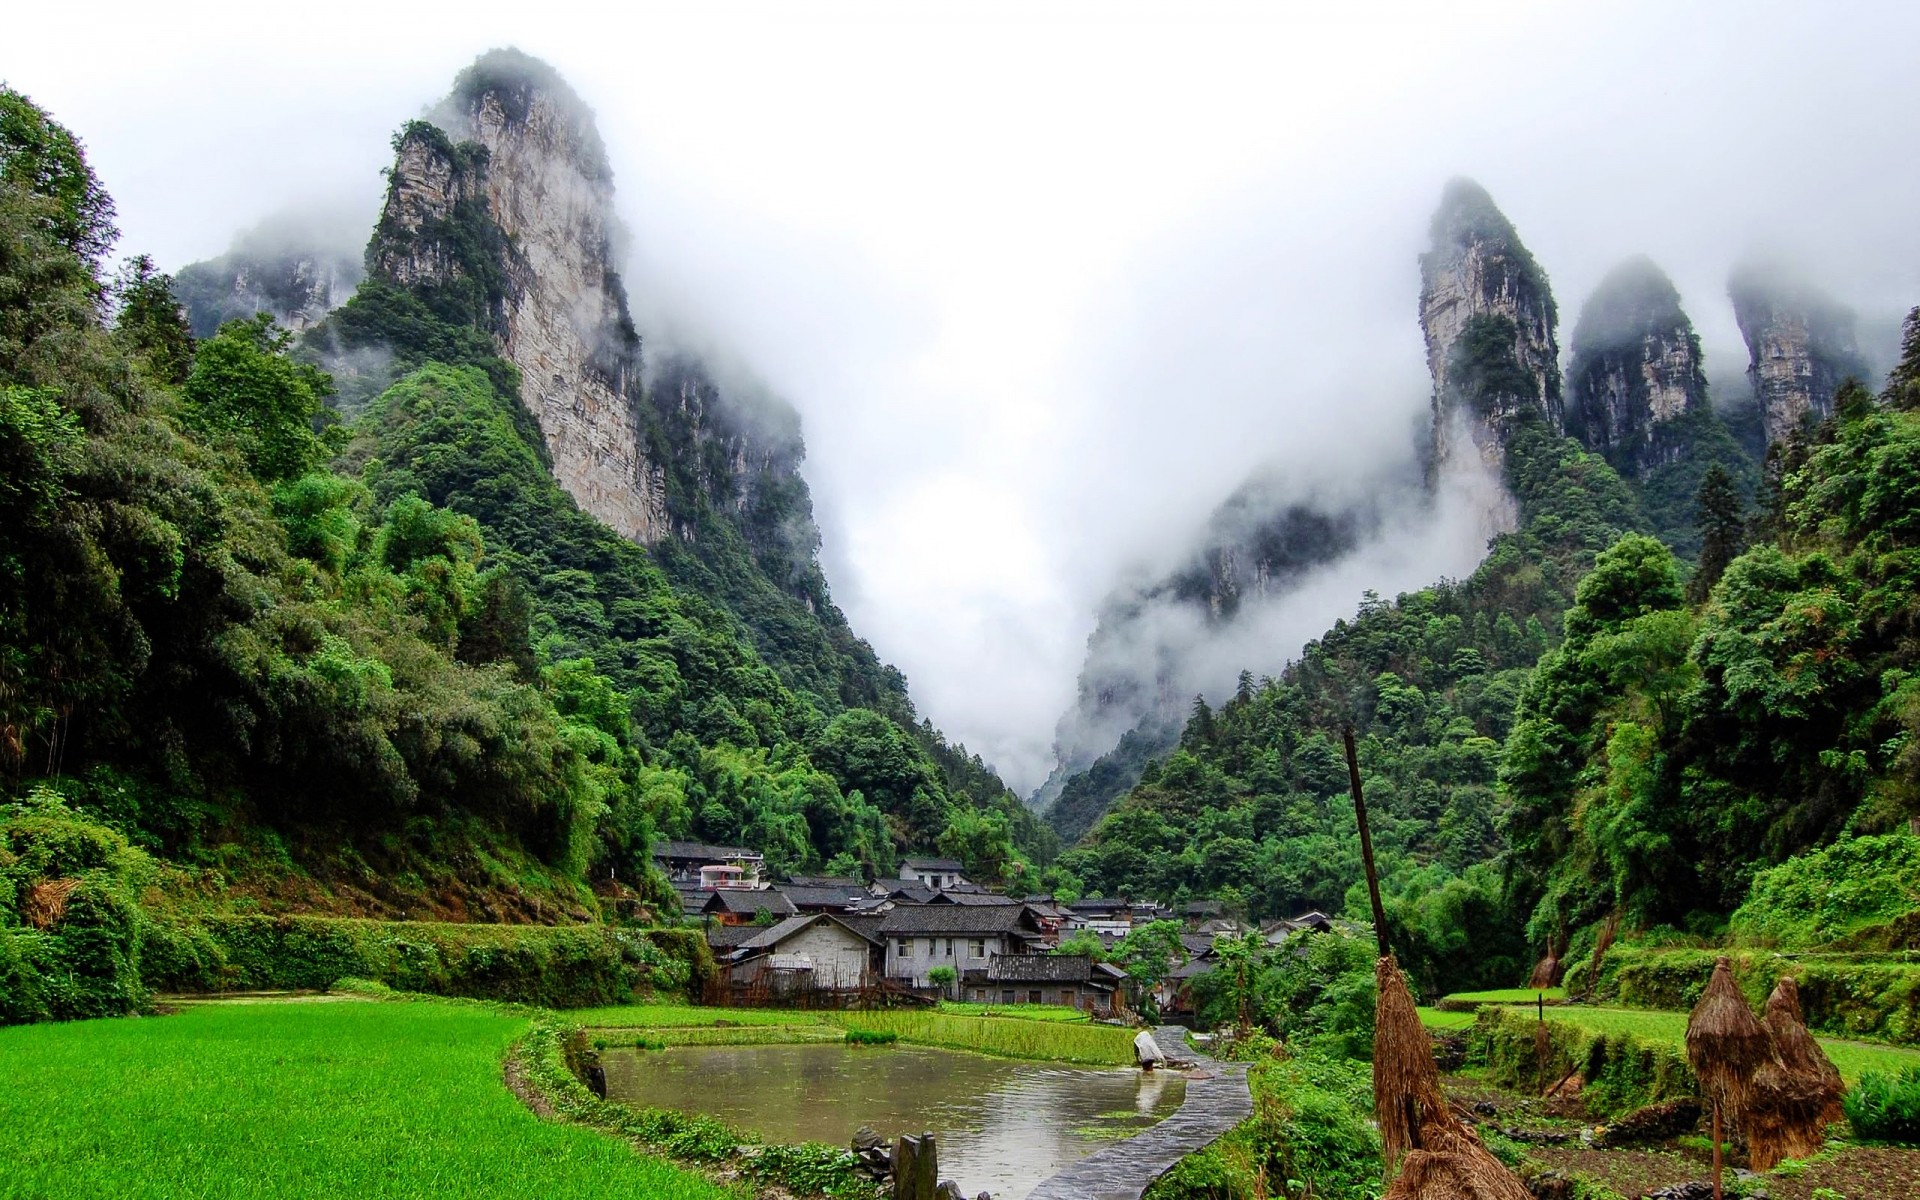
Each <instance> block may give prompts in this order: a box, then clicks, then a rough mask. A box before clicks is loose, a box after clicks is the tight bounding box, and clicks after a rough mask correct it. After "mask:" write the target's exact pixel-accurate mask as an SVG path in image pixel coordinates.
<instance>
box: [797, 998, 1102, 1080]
mask: <svg viewBox="0 0 1920 1200" xmlns="http://www.w3.org/2000/svg"><path fill="white" fill-rule="evenodd" d="M828 1019H829V1020H830V1021H832V1022H833V1023H834V1024H836V1025H841V1026H844V1027H845V1028H848V1029H877V1030H886V1031H889V1032H892V1033H897V1034H899V1035H900V1040H901V1041H903V1042H912V1043H914V1044H916V1045H921V1046H944V1047H946V1048H947V1049H950V1050H971V1051H974V1052H975V1053H978V1054H994V1055H999V1056H1000V1057H1002V1058H1041V1059H1048V1060H1051V1061H1054V1062H1070V1063H1085V1064H1088V1065H1091V1066H1112V1067H1125V1066H1132V1065H1133V1062H1134V1056H1133V1030H1131V1029H1122V1028H1120V1027H1118V1026H1114V1025H1092V1024H1081V1025H1069V1024H1067V1023H1065V1022H1063V1021H1023V1020H1020V1019H1018V1018H1016V1017H962V1016H953V1015H950V1014H947V1013H937V1012H936V1013H930V1012H923V1011H908V1010H896V1011H893V1012H837V1013H830V1014H828Z"/></svg>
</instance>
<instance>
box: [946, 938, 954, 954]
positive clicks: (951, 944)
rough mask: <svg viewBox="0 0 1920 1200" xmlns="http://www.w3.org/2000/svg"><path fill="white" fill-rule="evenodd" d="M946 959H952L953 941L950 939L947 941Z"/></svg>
mask: <svg viewBox="0 0 1920 1200" xmlns="http://www.w3.org/2000/svg"><path fill="white" fill-rule="evenodd" d="M947 957H948V958H952V957H953V939H952V938H948V939H947Z"/></svg>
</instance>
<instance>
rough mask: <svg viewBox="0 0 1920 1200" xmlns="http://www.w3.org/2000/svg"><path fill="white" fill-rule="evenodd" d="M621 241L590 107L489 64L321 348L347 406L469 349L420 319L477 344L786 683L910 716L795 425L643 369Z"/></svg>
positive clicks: (398, 198) (696, 375)
mask: <svg viewBox="0 0 1920 1200" xmlns="http://www.w3.org/2000/svg"><path fill="white" fill-rule="evenodd" d="M623 237H624V232H623V230H622V229H621V227H620V224H619V222H618V220H617V219H616V217H615V215H614V211H613V184H612V175H611V171H610V170H609V167H608V163H607V158H606V154H605V151H604V149H603V147H602V145H601V142H600V138H599V135H598V134H597V132H596V131H595V127H594V121H593V116H592V113H591V112H590V110H589V109H587V107H586V106H585V105H584V104H583V103H582V102H581V101H580V99H579V98H578V97H577V96H576V95H575V94H574V93H573V91H572V90H571V89H570V88H568V86H567V85H566V83H565V82H564V81H562V80H561V79H560V78H559V76H558V75H557V74H556V73H555V72H554V71H553V70H552V69H551V68H549V67H547V66H546V65H545V64H543V63H540V62H538V61H537V60H535V59H532V58H529V57H527V56H525V55H523V54H519V53H517V52H514V51H494V52H491V53H489V54H487V55H484V56H482V57H481V58H480V59H479V61H477V62H476V63H475V64H474V65H473V66H472V67H470V68H468V69H467V70H466V71H465V72H463V73H462V74H461V76H460V77H459V79H458V80H457V81H456V82H455V85H454V88H453V91H452V94H451V95H450V96H449V97H448V98H447V99H446V100H445V101H443V102H442V103H441V104H440V105H438V106H437V107H436V108H435V109H433V110H432V111H431V113H430V114H429V117H428V119H424V120H419V121H414V122H411V123H410V124H408V125H407V126H406V127H405V128H404V129H403V130H402V131H401V132H400V134H399V135H398V136H397V137H396V138H395V139H394V166H393V168H392V170H391V172H390V173H389V176H388V188H387V197H386V202H385V207H384V209H383V212H382V214H381V218H380V222H379V225H378V226H377V227H376V229H375V232H374V236H373V239H372V241H371V242H370V243H369V245H368V248H367V256H366V257H367V266H368V271H369V280H368V282H367V283H366V285H365V286H364V287H363V289H362V291H363V294H364V296H365V298H367V299H369V301H370V303H368V304H367V305H366V306H364V307H365V308H366V310H367V311H366V312H364V313H362V314H361V317H360V319H359V320H358V321H355V320H351V319H347V318H351V317H352V316H353V314H352V313H350V312H349V313H343V314H342V319H341V320H340V321H337V322H329V323H328V324H326V325H323V326H322V327H321V328H320V329H319V330H318V331H317V333H316V335H315V338H314V339H313V340H318V341H321V342H324V343H325V347H324V348H323V349H322V350H321V351H320V353H321V356H322V359H323V361H324V362H325V364H326V365H327V366H328V368H329V369H330V370H333V371H334V373H335V378H336V381H342V380H345V381H346V382H345V383H344V384H343V385H342V387H341V390H342V392H343V393H346V392H349V391H352V392H353V393H355V394H356V395H358V394H360V393H368V392H370V393H377V392H378V390H379V389H380V388H383V387H385V386H386V384H387V383H388V382H390V380H391V378H392V377H393V376H394V375H395V374H396V373H398V372H400V371H404V370H407V369H410V368H411V366H413V365H415V364H416V363H417V362H418V361H422V360H431V359H433V358H434V357H435V355H436V354H442V353H446V352H449V350H456V349H457V350H460V352H461V353H462V354H470V353H471V352H472V351H473V347H471V346H467V345H465V344H464V343H463V347H464V348H462V347H445V346H440V345H438V344H437V343H435V342H433V340H432V338H431V337H429V338H427V340H425V341H418V342H416V341H413V340H410V339H411V334H410V332H409V331H411V330H414V329H415V328H416V325H417V322H412V319H411V318H410V317H409V316H408V313H409V312H410V311H416V310H417V308H419V307H422V306H423V307H424V308H425V309H427V310H429V311H430V312H431V313H432V314H433V316H434V317H436V318H437V319H438V323H440V324H442V325H450V326H456V327H458V328H459V330H460V331H461V332H460V334H459V336H460V337H467V336H469V333H470V331H471V335H472V336H473V337H475V339H476V340H479V341H480V342H482V344H483V347H484V348H483V349H481V350H480V353H481V354H483V355H484V354H486V353H488V352H491V354H493V355H496V356H497V360H504V362H498V364H497V365H498V370H496V371H492V372H491V373H493V374H495V375H496V378H497V379H499V380H502V381H503V382H502V384H501V386H503V388H505V389H506V390H508V391H512V392H517V398H518V401H519V405H520V407H521V408H523V409H524V410H525V413H526V415H527V416H528V417H530V419H531V421H530V423H531V426H532V427H534V428H537V431H538V437H539V439H540V441H541V443H542V445H543V448H544V450H545V451H546V455H547V459H548V462H549V465H550V466H551V469H552V471H553V474H554V477H555V478H556V479H557V480H558V481H559V482H560V483H561V484H562V485H563V486H564V487H565V488H566V490H567V491H568V492H569V493H570V494H571V495H572V496H573V498H574V500H575V501H576V502H577V503H578V504H579V505H580V507H581V508H582V509H584V510H586V511H587V512H589V513H591V514H593V515H594V516H596V517H598V518H600V519H601V520H602V521H604V522H605V523H606V524H607V525H609V526H611V527H612V528H613V529H615V530H617V531H618V532H619V533H621V534H622V535H624V536H626V537H628V538H630V539H632V540H634V541H638V542H641V543H644V544H645V545H647V546H648V547H649V549H650V550H651V552H652V557H653V559H654V561H655V562H657V563H658V565H659V566H660V567H661V569H662V570H664V571H665V572H666V573H667V575H668V576H669V577H670V578H671V579H673V580H674V582H675V583H676V584H678V585H681V586H684V587H686V588H687V589H689V590H691V591H693V592H697V593H698V594H700V595H701V596H702V597H704V598H705V599H707V600H708V601H710V602H713V603H716V604H718V605H720V606H722V607H724V608H726V609H728V610H730V611H731V612H732V613H733V614H734V615H735V616H736V617H737V618H738V619H739V620H740V622H741V624H742V625H743V626H744V627H746V628H747V629H748V630H749V631H750V632H751V633H752V635H753V638H754V642H755V644H756V647H757V648H758V649H759V651H760V652H761V653H762V654H763V655H765V656H766V657H767V659H768V660H769V661H770V662H771V663H773V664H774V665H775V667H776V668H777V669H778V670H779V671H780V672H781V674H782V676H783V678H784V679H785V680H786V681H787V682H788V684H789V685H791V686H794V687H797V688H802V689H805V690H807V691H810V692H813V693H815V694H816V695H819V696H821V697H823V698H828V699H829V700H830V701H831V702H834V703H837V704H843V705H862V706H866V707H872V708H875V709H879V710H881V711H883V712H886V713H888V714H890V715H894V716H896V717H899V718H901V719H903V720H911V719H912V706H911V704H910V703H909V702H908V701H907V698H906V689H905V684H904V681H902V680H901V678H900V676H899V673H898V672H897V671H894V670H893V669H892V668H890V667H887V666H885V665H884V664H882V663H881V662H880V661H879V659H878V657H877V656H876V655H875V654H874V652H873V648H872V647H871V646H869V645H868V644H867V643H866V642H864V641H862V640H861V639H860V638H859V637H857V636H856V635H855V634H854V633H853V632H852V630H851V629H849V628H848V626H847V622H846V618H845V615H844V614H843V613H841V611H840V610H839V608H838V607H837V606H835V605H834V603H833V600H832V597H831V595H830V593H829V590H828V587H827V582H826V578H825V576H824V574H823V573H822V571H821V569H820V565H819V561H818V557H817V552H818V549H819V545H820V536H819V531H818V529H817V527H816V525H815V524H814V520H813V509H812V500H811V497H810V495H809V493H808V490H807V486H806V482H805V481H804V479H802V477H801V475H800V464H801V461H802V460H803V458H804V457H805V453H806V449H805V443H804V441H803V440H802V438H801V436H800V418H799V416H798V414H797V413H795V412H794V411H793V409H792V408H791V406H789V405H787V404H786V403H785V402H783V401H781V400H780V399H778V398H777V397H775V396H773V395H772V394H771V393H769V392H768V391H767V390H766V389H765V388H763V387H761V386H760V385H759V384H758V383H756V382H754V381H753V380H752V379H751V378H749V377H747V376H746V375H745V374H744V373H743V372H742V371H740V370H738V369H730V370H727V371H725V372H721V371H717V370H716V369H714V367H713V366H712V364H711V363H710V362H708V361H706V360H703V359H702V358H701V357H700V356H699V355H697V354H694V353H689V352H682V351H671V352H666V353H654V354H650V355H648V356H646V357H644V358H643V356H642V354H641V338H640V335H639V332H638V331H637V330H636V328H635V326H634V322H633V321H632V319H631V318H630V316H629V309H628V300H627V290H626V283H625V281H624V280H623V278H622V277H621V274H620V271H619V269H618V262H619V249H620V244H621V242H622V240H623ZM376 318H377V319H376ZM334 326H337V328H335V327H334ZM436 336H437V335H436ZM381 339H384V342H383V341H381ZM381 345H385V346H386V348H387V349H388V350H390V351H391V354H390V356H389V358H388V360H387V361H386V363H385V366H384V367H383V368H382V369H381V370H372V369H369V370H368V371H367V372H366V375H367V379H365V380H361V379H355V378H352V377H351V375H350V374H349V373H348V372H349V371H350V369H351V368H352V366H353V360H351V359H350V358H347V357H342V355H349V356H350V355H360V356H362V357H363V358H365V357H368V356H370V355H372V354H373V353H374V352H375V351H376V350H378V349H379V347H380V346H381ZM497 360H496V361H497ZM509 376H514V377H516V378H511V379H509V378H506V377H509ZM929 736H931V735H929ZM933 741H934V742H937V738H935V739H933ZM930 744H932V743H930ZM944 749H945V748H944V743H940V744H939V746H938V747H937V748H936V752H944ZM996 786H997V785H996Z"/></svg>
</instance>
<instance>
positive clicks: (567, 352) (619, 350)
mask: <svg viewBox="0 0 1920 1200" xmlns="http://www.w3.org/2000/svg"><path fill="white" fill-rule="evenodd" d="M394 149H395V159H394V166H393V170H392V172H391V173H390V174H389V177H388V189H387V202H386V207H385V210H384V212H383V214H382V216H381V220H380V225H379V228H378V230H377V231H376V233H375V235H374V242H373V245H372V246H371V247H370V248H369V250H368V265H369V266H370V267H371V268H372V270H373V272H374V273H375V274H376V275H379V276H382V277H384V278H386V279H388V280H390V281H391V282H394V283H397V284H400V285H403V286H407V287H412V288H414V289H416V290H418V291H421V292H422V293H424V294H426V295H427V296H429V297H430V298H431V299H430V303H432V304H433V306H434V307H436V308H437V309H440V310H441V311H442V312H443V313H445V314H447V315H456V314H457V315H458V316H459V317H460V318H461V319H463V320H465V321H467V322H468V323H471V324H475V325H479V326H481V327H482V328H486V329H488V330H489V331H490V332H491V333H492V334H493V336H494V340H495V342H496V344H497V345H498V346H499V350H500V354H501V357H503V358H505V359H507V360H508V361H509V362H511V363H513V365H514V366H516V367H517V368H519V371H520V380H521V399H522V402H523V403H524V404H525V405H526V407H527V409H528V411H530V412H531V413H532V414H533V416H534V419H535V421H536V422H537V423H538V424H539V426H540V431H541V434H542V436H543V438H544V439H545V441H546V445H547V450H548V453H549V454H550V456H551V458H552V461H553V470H554V475H555V476H556V477H557V478H558V479H559V481H560V483H561V484H562V485H563V486H564V487H565V488H566V489H567V491H568V492H570V493H571V494H572V495H573V497H574V499H575V500H576V501H578V502H579V504H580V506H581V507H582V508H584V509H586V510H587V511H588V512H590V513H592V514H593V515H594V516H596V517H599V518H600V519H601V520H603V521H605V522H606V523H607V524H608V525H610V526H612V527H613V528H614V529H616V530H618V531H619V532H620V533H621V534H623V535H624V536H626V537H629V538H632V539H634V540H636V541H640V542H645V543H649V544H651V543H654V542H657V541H659V540H660V539H661V538H663V537H666V536H668V534H669V533H670V532H671V522H670V521H669V519H668V515H667V488H666V474H665V468H664V466H663V465H662V464H661V463H658V462H655V461H653V460H652V459H651V457H650V456H649V454H648V451H647V439H646V437H645V436H644V432H645V431H644V417H643V413H642V406H643V404H644V403H645V397H644V391H643V387H642V382H641V371H640V365H641V363H640V338H639V335H638V334H637V333H636V332H635V331H634V327H633V322H632V320H631V319H630V318H629V316H628V313H627V300H626V292H625V290H624V288H623V287H622V284H621V280H620V276H619V272H618V271H617V269H616V267H615V264H614V257H613V247H614V241H615V237H616V235H617V234H618V232H619V228H620V226H619V223H618V221H617V219H616V218H615V216H614V214H613V181H612V173H611V171H609V170H608V167H607V159H606V151H605V148H604V147H603V145H602V143H601V141H600V137H599V134H598V133H597V132H596V130H595V128H594V124H593V117H592V114H591V113H590V112H589V111H588V110H587V108H586V107H585V105H583V104H582V103H581V102H580V99H579V97H577V96H576V95H575V94H574V93H573V91H572V90H571V89H570V88H568V87H567V86H566V84H565V83H564V82H562V81H561V80H560V78H559V76H558V75H557V74H555V73H554V72H553V70H552V69H551V68H549V67H547V66H546V65H545V64H543V63H540V62H538V61H537V60H535V59H531V58H529V57H527V56H526V55H524V54H520V53H518V52H517V51H511V50H496V51H493V52H491V53H489V54H487V55H486V56H484V57H482V58H481V59H480V60H479V61H478V62H476V63H475V64H474V65H473V66H472V67H469V68H468V69H467V70H466V71H465V72H463V73H462V74H461V75H460V77H459V79H458V80H457V81H456V82H455V85H454V89H453V92H452V94H451V95H449V96H448V97H447V99H446V100H445V101H443V102H442V103H441V104H440V105H439V107H438V108H437V109H435V110H434V114H433V120H432V121H416V122H414V123H412V124H411V125H409V126H408V127H407V129H406V130H404V131H403V132H402V134H401V135H400V137H399V138H397V139H396V140H395V147H394Z"/></svg>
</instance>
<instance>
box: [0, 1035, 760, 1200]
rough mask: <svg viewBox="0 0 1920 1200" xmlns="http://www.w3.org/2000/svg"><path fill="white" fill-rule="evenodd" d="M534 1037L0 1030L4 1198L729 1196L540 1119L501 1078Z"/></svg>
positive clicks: (689, 1199)
mask: <svg viewBox="0 0 1920 1200" xmlns="http://www.w3.org/2000/svg"><path fill="white" fill-rule="evenodd" d="M528 1027H529V1021H528V1019H527V1018H524V1017H510V1016H504V1015H501V1014H498V1013H494V1012H490V1011H487V1010H485V1009H482V1008H479V1007H476V1006H452V1005H442V1004H432V1003H408V1004H381V1003H359V1002H342V1003H333V1004H298V1003H291V1004H247V1005H217V1006H216V1005H209V1006H205V1007H197V1008H194V1009H191V1010H189V1011H186V1012H183V1013H181V1014H179V1015H177V1016H170V1017H161V1018H131V1019H119V1020H101V1021H81V1022H74V1023H71V1024H53V1025H25V1026H15V1027H10V1028H0V1193H4V1194H5V1195H7V1196H21V1197H35V1198H42V1197H44V1198H47V1200H53V1198H57V1197H86V1198H89V1200H91V1198H93V1197H100V1196H114V1197H177V1196H194V1197H219V1198H223V1200H224V1198H228V1197H232V1198H236V1200H239V1198H251V1197H262V1198H266V1197H290V1196H316V1197H318V1196H328V1197H331V1196H353V1197H356V1198H367V1197H408V1198H411V1197H420V1198H422V1200H426V1198H428V1197H432V1198H435V1200H438V1198H440V1197H445V1196H463V1197H503V1198H505V1197H514V1198H520V1197H526V1196H542V1195H544V1196H569V1197H582V1198H587V1197H633V1198H635V1200H640V1198H646V1200H727V1198H729V1197H732V1196H734V1195H735V1193H732V1192H729V1191H727V1190H725V1189H722V1188H720V1187H718V1186H716V1185H714V1184H712V1183H709V1182H708V1181H707V1180H706V1179H704V1178H703V1177H701V1176H699V1175H696V1174H694V1173H692V1172H689V1171H686V1170H683V1169H681V1168H678V1167H675V1166H672V1165H669V1164H667V1163H664V1162H660V1161H657V1160H652V1159H647V1158H643V1157H641V1156H639V1155H637V1154H635V1153H634V1152H633V1151H632V1150H631V1149H629V1148H628V1147H627V1146H626V1145H625V1144H623V1143H621V1142H620V1141H618V1140H616V1139H613V1138H609V1137H606V1136H604V1135H602V1134H599V1133H595V1132H593V1131H591V1130H587V1129H582V1128H577V1127H573V1126H567V1125H557V1124H550V1123H548V1122H544V1121H541V1120H540V1119H539V1118H537V1117H535V1116H534V1115H533V1114H532V1113H530V1112H528V1111H527V1110H526V1109H525V1108H524V1107H522V1105H521V1104H520V1102H519V1101H518V1100H516V1099H515V1098H514V1097H513V1095H512V1093H510V1092H508V1091H507V1089H506V1088H505V1087H504V1086H503V1085H502V1083H501V1061H502V1059H503V1057H504V1055H505V1053H506V1050H507V1047H508V1046H509V1045H510V1044H511V1043H512V1042H513V1041H514V1040H515V1039H517V1038H518V1037H520V1036H521V1035H522V1034H523V1033H525V1032H526V1030H527V1029H528Z"/></svg>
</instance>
